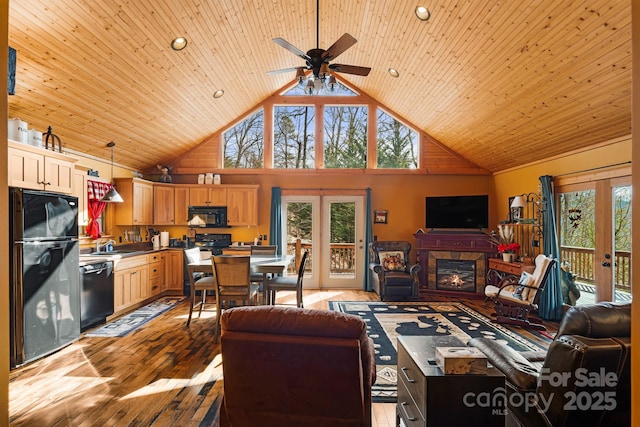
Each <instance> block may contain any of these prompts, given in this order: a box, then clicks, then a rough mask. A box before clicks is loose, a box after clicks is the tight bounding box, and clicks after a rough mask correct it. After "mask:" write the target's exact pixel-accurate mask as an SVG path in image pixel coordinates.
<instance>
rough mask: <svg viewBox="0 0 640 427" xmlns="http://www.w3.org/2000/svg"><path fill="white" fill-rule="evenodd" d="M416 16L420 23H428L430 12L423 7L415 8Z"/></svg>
mask: <svg viewBox="0 0 640 427" xmlns="http://www.w3.org/2000/svg"><path fill="white" fill-rule="evenodd" d="M416 16H417V17H418V19H419V20H421V21H428V20H429V18H431V12H429V9H427V8H426V7H424V6H418V7H416Z"/></svg>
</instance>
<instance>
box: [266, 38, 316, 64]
mask: <svg viewBox="0 0 640 427" xmlns="http://www.w3.org/2000/svg"><path fill="white" fill-rule="evenodd" d="M273 42H274V43H275V44H277V45H278V46H282V47H283V48H285V49H287V50H288V51H289V52H291V53H293V54H294V55H296V56H299V57H300V58H302V59H304V60H305V61H308V60H310V59H311V58H310V57H309V55H307V54H306V53H304V52H303V51H301V50H300V49H298V48H297V47H295V46H294V45H292V44H291V43H289V42H288V41H286V40H285V39H283V38H280V37H276V38H275V39H273Z"/></svg>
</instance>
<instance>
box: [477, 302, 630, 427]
mask: <svg viewBox="0 0 640 427" xmlns="http://www.w3.org/2000/svg"><path fill="white" fill-rule="evenodd" d="M468 345H471V346H474V347H477V348H479V349H480V350H481V351H482V352H483V353H485V354H486V356H487V358H488V360H489V362H490V363H492V364H493V365H494V366H495V367H496V368H497V369H499V370H500V371H502V372H503V373H504V374H505V376H506V385H507V390H506V392H507V396H506V397H507V414H508V423H507V425H508V426H511V425H513V426H527V427H528V426H553V427H562V426H583V427H584V426H630V425H631V408H630V403H629V401H630V396H631V376H630V358H631V304H630V303H625V304H616V303H605V302H603V303H597V304H590V305H584V306H577V307H572V308H570V309H569V310H568V311H567V313H566V314H565V316H564V318H563V319H562V322H561V324H560V327H559V329H558V333H557V335H556V338H555V339H554V340H553V342H552V343H551V345H550V346H549V350H548V352H547V354H546V357H545V358H544V361H543V362H542V365H541V366H540V365H539V364H536V363H532V362H531V361H530V360H528V359H527V358H525V357H523V355H521V354H520V353H518V352H516V351H514V350H512V349H510V348H509V347H507V346H506V345H504V344H501V343H498V342H496V341H494V340H491V339H487V338H473V339H471V340H470V341H469V344H468Z"/></svg>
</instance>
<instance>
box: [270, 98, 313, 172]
mask: <svg viewBox="0 0 640 427" xmlns="http://www.w3.org/2000/svg"><path fill="white" fill-rule="evenodd" d="M314 120H315V108H314V107H312V106H284V107H280V106H277V107H274V109H273V167H274V168H277V169H313V168H314V167H315V157H314V143H313V142H314V134H315V130H314V129H315V127H314Z"/></svg>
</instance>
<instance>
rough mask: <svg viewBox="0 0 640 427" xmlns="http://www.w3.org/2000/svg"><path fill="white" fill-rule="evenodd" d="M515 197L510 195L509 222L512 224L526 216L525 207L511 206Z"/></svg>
mask: <svg viewBox="0 0 640 427" xmlns="http://www.w3.org/2000/svg"><path fill="white" fill-rule="evenodd" d="M515 198H516V196H511V197H509V223H510V224H515V223H517V222H518V221H520V220H521V219H522V217H523V216H524V208H522V207H519V208H512V207H511V204H512V203H513V200H514V199H515Z"/></svg>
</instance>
